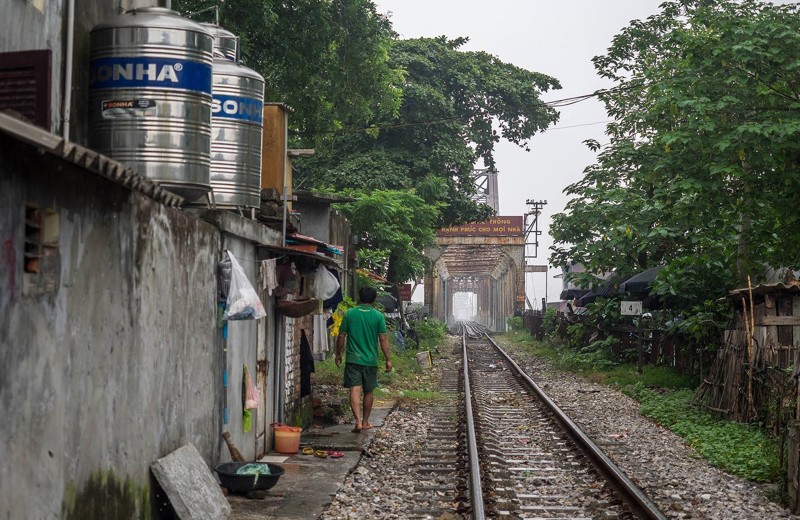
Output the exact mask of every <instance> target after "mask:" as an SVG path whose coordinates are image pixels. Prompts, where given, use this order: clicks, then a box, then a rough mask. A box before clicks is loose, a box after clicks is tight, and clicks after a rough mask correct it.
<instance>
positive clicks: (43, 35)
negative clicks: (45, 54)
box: [0, 0, 65, 133]
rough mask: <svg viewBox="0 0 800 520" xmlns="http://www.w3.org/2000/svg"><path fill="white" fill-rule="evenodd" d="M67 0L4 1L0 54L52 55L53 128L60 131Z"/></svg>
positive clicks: (0, 19) (51, 112) (0, 24)
mask: <svg viewBox="0 0 800 520" xmlns="http://www.w3.org/2000/svg"><path fill="white" fill-rule="evenodd" d="M64 19H65V16H64V0H3V3H2V16H0V52H14V51H32V50H43V49H50V50H51V51H53V54H52V64H51V67H52V69H51V78H52V79H51V85H50V98H51V109H50V114H51V127H50V128H52V129H53V131H54V132H56V133H60V129H61V103H62V94H61V93H62V91H63V74H62V70H63V68H64V53H63V52H62V48H63V43H62V42H63V39H64V32H63V28H64Z"/></svg>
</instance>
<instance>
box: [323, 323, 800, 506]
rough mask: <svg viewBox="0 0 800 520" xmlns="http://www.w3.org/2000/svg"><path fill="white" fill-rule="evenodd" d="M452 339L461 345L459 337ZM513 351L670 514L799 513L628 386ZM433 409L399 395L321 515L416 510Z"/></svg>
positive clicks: (442, 360) (443, 363) (437, 362)
mask: <svg viewBox="0 0 800 520" xmlns="http://www.w3.org/2000/svg"><path fill="white" fill-rule="evenodd" d="M447 341H448V342H449V343H450V344H451V345H454V344H456V343H457V342H458V338H454V337H448V338H447ZM442 351H443V352H444V351H448V352H449V351H452V349H451V348H443V349H442ZM509 353H510V354H511V355H512V357H514V359H515V360H516V361H517V363H518V364H519V365H520V366H521V367H523V368H524V369H525V370H526V371H527V372H528V374H529V375H530V376H531V378H532V379H533V380H534V381H536V382H537V383H538V384H539V385H540V386H542V387H543V389H544V390H545V392H547V393H548V394H549V395H550V397H551V398H552V399H553V400H554V401H555V402H556V403H557V404H558V405H559V407H561V408H562V409H563V410H564V411H565V412H566V413H567V414H568V415H569V416H570V417H571V418H572V419H573V420H574V421H575V422H576V423H578V424H579V425H580V426H581V428H582V429H583V430H584V431H585V432H586V433H587V434H588V435H589V436H590V437H591V438H592V439H594V441H595V442H596V443H597V444H598V445H599V446H600V447H601V448H603V450H604V451H605V452H606V453H607V454H608V456H609V457H610V458H611V459H612V460H613V461H614V462H615V463H616V464H617V465H618V466H619V467H620V468H621V469H622V470H623V471H624V472H625V473H626V474H627V475H628V477H629V478H630V479H631V480H633V481H634V482H635V483H636V484H637V485H639V486H640V487H641V488H642V489H643V490H644V491H645V492H646V493H647V494H648V495H649V496H650V498H651V499H652V500H653V501H654V502H655V503H656V505H657V506H658V507H659V508H660V509H661V510H662V511H663V512H664V514H665V515H666V516H667V517H669V518H680V519H720V520H728V519H731V520H733V519H737V520H738V519H741V520H750V519H759V520H765V519H772V518H794V519H800V516H793V515H791V514H790V512H789V511H788V510H786V509H785V508H783V507H782V506H780V505H778V504H775V503H773V502H770V501H769V500H768V499H767V498H766V496H765V494H764V488H763V487H762V486H759V485H757V484H755V483H752V482H749V481H747V480H744V479H741V478H739V477H736V476H733V475H729V474H727V473H725V472H723V471H721V470H719V469H717V468H715V467H713V466H711V465H710V464H708V463H707V462H705V461H703V460H702V459H700V458H699V456H698V454H697V453H696V452H695V451H694V450H693V449H692V448H691V447H689V446H687V445H686V444H685V443H684V442H683V440H682V439H681V438H680V437H678V436H677V435H675V434H673V433H672V432H670V431H669V430H666V429H664V428H662V427H660V426H658V425H656V424H654V423H653V422H652V421H651V420H649V419H647V418H645V417H642V416H641V415H639V411H638V410H639V405H638V403H637V402H636V401H634V400H633V399H631V398H629V397H627V396H626V395H624V394H622V393H621V392H619V391H617V390H615V389H613V388H611V387H607V386H604V385H600V384H596V383H593V382H590V381H587V380H586V379H583V378H580V377H578V376H576V375H574V374H568V373H563V372H559V371H556V370H553V369H552V367H551V366H550V365H549V364H548V363H547V362H546V361H544V360H541V359H538V358H534V357H532V356H530V355H527V354H526V353H524V352H523V351H521V350H520V349H516V348H513V347H510V348H509ZM448 355H449V356H453V354H448ZM453 362H454V358H448V357H442V358H439V359H437V360H435V366H434V371H441V368H442V367H443V366H446V365H448V364H451V363H453ZM429 409H430V406H429V404H426V403H425V402H419V403H415V402H411V401H403V400H401V401H400V403H399V404H398V406H397V408H396V409H395V411H393V412H392V413H391V414H390V415H389V416H388V417H387V418H386V420H385V422H384V426H383V427H382V428H380V429H379V430H378V431H376V433H375V436H374V440H373V442H372V444H371V446H370V448H369V449H368V450H367V451H365V455H364V456H362V458H361V461H360V462H359V465H358V466H357V468H356V469H355V470H354V471H353V472H352V473H351V474H350V475H349V476H348V477H347V478H346V480H345V482H344V483H343V484H342V485H341V487H340V490H339V492H338V493H337V494H336V496H335V497H334V499H333V501H332V503H331V504H330V506H329V507H328V508H327V510H326V511H325V513H324V514H323V515H322V517H321V518H324V519H355V518H408V517H409V516H410V515H409V514H408V513H407V512H408V511H411V510H412V509H414V508H415V507H416V506H417V502H416V501H415V499H414V487H415V486H416V485H417V484H418V482H419V478H418V476H417V474H416V472H415V471H414V469H413V468H414V462H415V461H416V460H417V459H416V457H417V454H418V453H419V452H420V451H421V448H422V447H423V446H424V443H425V439H426V436H427V427H428V424H429V422H430V417H429V415H428V413H427V412H428V410H429ZM449 518H459V517H458V516H451V517H449Z"/></svg>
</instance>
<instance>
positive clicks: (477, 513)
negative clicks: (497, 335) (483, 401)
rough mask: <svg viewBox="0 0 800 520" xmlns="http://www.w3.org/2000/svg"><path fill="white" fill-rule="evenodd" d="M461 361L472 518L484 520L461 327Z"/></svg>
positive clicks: (478, 463) (464, 341) (464, 332)
mask: <svg viewBox="0 0 800 520" xmlns="http://www.w3.org/2000/svg"><path fill="white" fill-rule="evenodd" d="M461 359H462V369H463V370H464V403H465V404H464V408H465V410H466V422H467V425H466V427H467V452H468V454H469V491H470V499H471V500H470V501H471V502H472V518H473V519H474V520H484V518H486V513H485V512H484V508H483V486H482V484H481V468H480V459H479V458H478V441H477V437H476V436H475V419H474V417H473V415H472V390H471V389H470V384H469V364H468V361H467V328H466V327H465V326H463V325H462V327H461Z"/></svg>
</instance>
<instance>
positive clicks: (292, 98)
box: [173, 0, 402, 136]
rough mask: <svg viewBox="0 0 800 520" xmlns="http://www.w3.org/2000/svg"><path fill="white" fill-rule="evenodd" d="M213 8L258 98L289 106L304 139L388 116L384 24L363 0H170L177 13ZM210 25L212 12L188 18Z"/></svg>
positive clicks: (395, 97) (393, 98)
mask: <svg viewBox="0 0 800 520" xmlns="http://www.w3.org/2000/svg"><path fill="white" fill-rule="evenodd" d="M214 6H216V7H217V8H218V9H219V23H220V25H221V26H222V27H224V28H225V29H227V30H229V31H231V32H233V33H234V34H236V35H238V36H239V38H240V43H241V55H242V61H243V63H244V64H245V65H247V66H248V67H250V68H252V69H254V70H256V71H257V72H259V73H260V74H261V75H263V76H264V78H265V80H266V93H265V98H266V99H267V100H268V101H272V102H283V103H286V104H288V105H289V106H291V107H292V108H293V109H294V112H293V113H292V117H291V118H290V124H291V125H292V128H294V129H295V130H299V131H302V132H305V134H306V135H309V136H323V135H325V134H324V132H327V131H331V130H336V129H338V128H342V127H343V126H344V125H353V124H366V123H367V122H368V121H370V120H371V119H373V118H375V117H380V116H384V115H391V114H394V113H396V111H397V109H398V107H399V104H400V90H399V88H398V87H397V85H398V84H399V83H400V81H401V78H402V76H401V74H400V72H399V71H398V70H397V69H394V68H392V67H390V65H389V63H388V59H387V56H388V49H389V45H390V43H391V38H392V37H393V34H394V33H393V32H392V29H391V23H390V22H389V20H388V19H387V18H386V17H385V16H383V15H381V14H378V12H377V10H376V7H375V4H374V3H373V2H372V1H371V0H288V1H277V0H236V1H233V2H223V1H222V0H175V2H173V8H174V9H175V10H177V11H179V12H181V13H192V12H197V11H200V10H203V9H206V8H209V7H214ZM194 19H196V20H197V21H203V22H214V21H215V14H214V11H213V10H212V11H206V12H203V13H200V14H197V15H196V16H194Z"/></svg>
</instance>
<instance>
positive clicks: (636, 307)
mask: <svg viewBox="0 0 800 520" xmlns="http://www.w3.org/2000/svg"><path fill="white" fill-rule="evenodd" d="M619 312H620V314H622V315H623V316H641V315H642V302H622V303H621V304H620V309H619Z"/></svg>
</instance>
